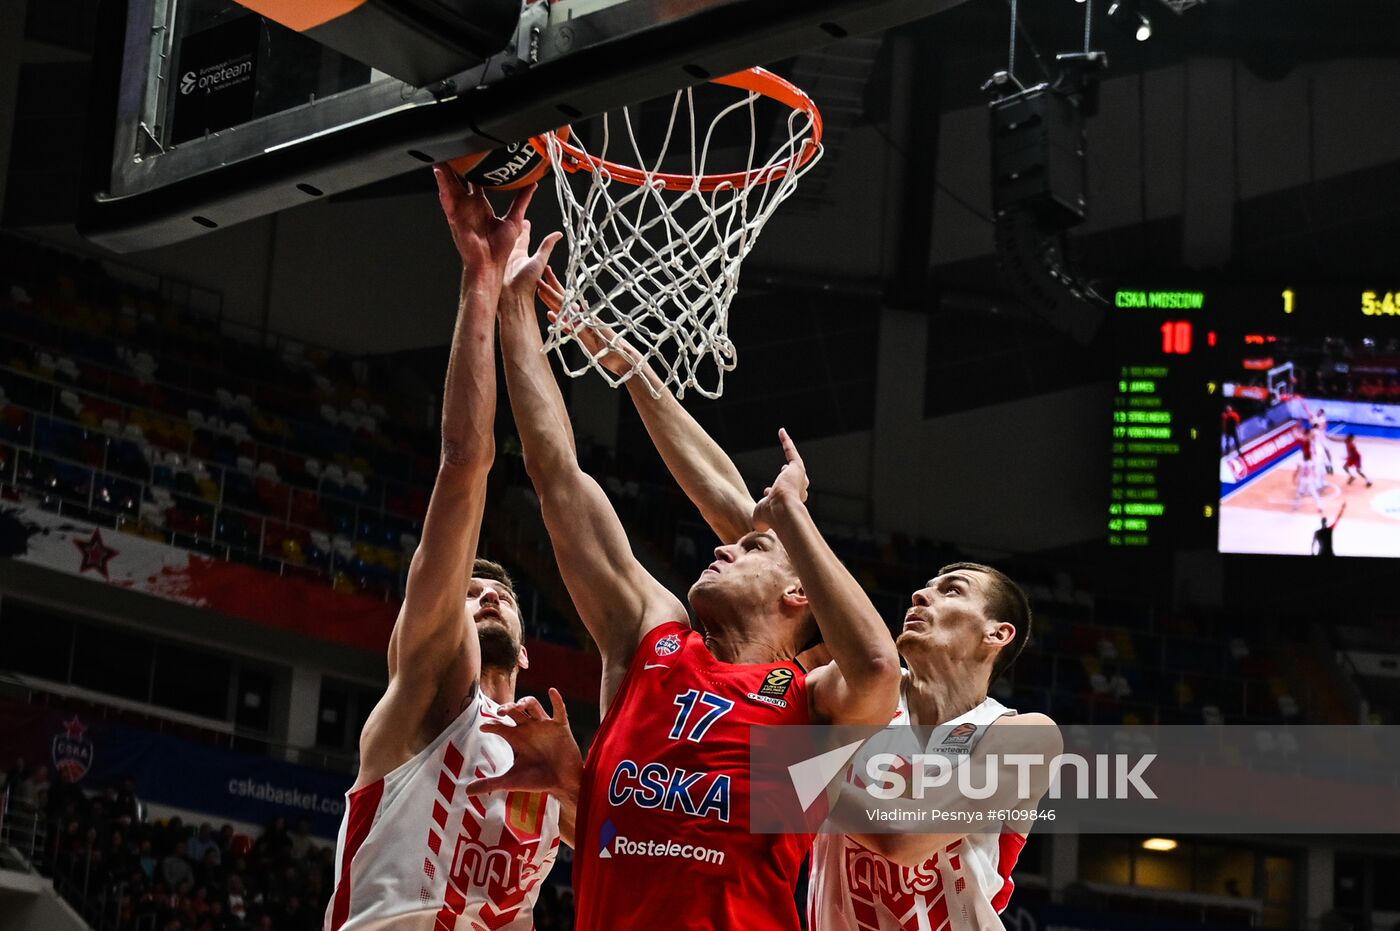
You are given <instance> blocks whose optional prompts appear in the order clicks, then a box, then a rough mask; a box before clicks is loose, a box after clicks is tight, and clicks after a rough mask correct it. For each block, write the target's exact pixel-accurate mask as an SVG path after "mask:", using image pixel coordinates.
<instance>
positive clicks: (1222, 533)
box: [1104, 276, 1400, 556]
mask: <svg viewBox="0 0 1400 931" xmlns="http://www.w3.org/2000/svg"><path fill="white" fill-rule="evenodd" d="M1397 277H1400V276H1397ZM1111 304H1112V307H1111V310H1110V311H1109V313H1110V323H1109V330H1110V334H1111V342H1112V345H1113V347H1114V349H1113V351H1114V369H1113V372H1112V375H1113V377H1114V380H1115V384H1114V392H1113V401H1112V410H1111V413H1110V417H1109V418H1108V420H1107V422H1106V423H1105V424H1104V429H1105V432H1106V433H1107V434H1108V436H1107V437H1106V439H1107V441H1108V442H1107V444H1106V445H1107V448H1108V451H1109V470H1108V474H1109V488H1108V496H1107V497H1108V500H1107V528H1106V529H1107V537H1106V538H1107V542H1108V544H1109V546H1111V547H1115V548H1125V549H1143V548H1156V547H1159V546H1170V547H1181V548H1193V547H1210V548H1215V547H1217V546H1218V547H1219V549H1220V550H1221V551H1222V552H1232V553H1233V552H1239V553H1294V554H1298V555H1307V554H1308V553H1309V552H1312V551H1315V550H1316V549H1317V548H1318V544H1317V542H1316V540H1315V539H1314V537H1315V533H1316V530H1317V529H1318V528H1319V527H1325V526H1328V525H1330V524H1332V523H1333V522H1337V521H1340V520H1342V518H1341V516H1340V515H1341V514H1345V523H1338V524H1337V529H1336V532H1335V537H1336V541H1337V546H1336V553H1337V555H1361V556H1400V281H1397V282H1378V283H1375V284H1371V283H1365V284H1363V285H1361V286H1357V287H1313V286H1308V285H1301V284H1300V285H1280V286H1272V287H1260V286H1248V285H1245V286H1241V285H1238V284H1232V283H1227V284H1205V285H1193V286H1184V285H1182V284H1180V283H1174V284H1172V285H1170V286H1155V287H1153V286H1132V287H1124V288H1121V289H1119V290H1117V291H1115V292H1114V293H1113V295H1112V300H1111ZM1349 437H1350V439H1349ZM1314 456H1315V458H1316V462H1315V463H1314V461H1313V458H1312V457H1314ZM1355 459H1360V461H1361V462H1362V467H1361V470H1362V471H1364V472H1365V477H1364V478H1363V477H1360V476H1358V475H1357V474H1355V473H1356V471H1357V470H1356V469H1351V468H1344V463H1345V462H1346V461H1355ZM1368 483H1369V484H1368ZM1343 505H1345V508H1346V510H1345V511H1343V510H1342V508H1343ZM1344 543H1345V544H1346V545H1345V546H1344V545H1343V544H1344Z"/></svg>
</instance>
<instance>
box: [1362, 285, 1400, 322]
mask: <svg viewBox="0 0 1400 931" xmlns="http://www.w3.org/2000/svg"><path fill="white" fill-rule="evenodd" d="M1361 314H1362V316H1364V317H1400V291H1362V292H1361Z"/></svg>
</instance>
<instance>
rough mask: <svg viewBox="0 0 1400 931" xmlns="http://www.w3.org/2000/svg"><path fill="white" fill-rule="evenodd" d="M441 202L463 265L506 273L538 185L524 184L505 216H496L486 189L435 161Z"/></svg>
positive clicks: (473, 269) (499, 277) (479, 270)
mask: <svg viewBox="0 0 1400 931" xmlns="http://www.w3.org/2000/svg"><path fill="white" fill-rule="evenodd" d="M433 175H434V176H435V177H436V178H437V186H438V202H439V203H440V204H442V212H443V213H444V214H445V215H446V216H447V225H448V227H449V228H450V229H451V230H452V241H453V243H455V244H456V246H457V253H458V254H459V255H460V256H461V257H462V266H463V267H464V268H466V269H467V270H468V271H470V272H474V273H494V274H495V277H496V279H497V280H498V281H501V280H503V279H504V277H505V270H506V263H507V261H509V259H510V257H511V253H512V252H513V251H514V250H515V242H516V240H517V239H519V238H520V227H521V224H523V223H524V222H525V210H526V208H528V207H529V206H530V198H532V197H534V196H535V185H533V184H531V185H529V186H527V187H524V188H521V189H520V191H519V192H518V193H517V194H516V195H515V200H513V201H512V202H511V205H510V209H509V210H507V211H506V215H505V216H503V217H498V216H496V211H495V210H494V209H493V208H492V207H491V202H490V201H488V200H487V199H486V191H485V190H483V189H482V188H481V187H479V186H477V185H474V184H471V183H469V182H467V181H465V180H463V179H462V176H461V175H459V174H457V172H455V171H453V170H452V169H451V168H450V167H448V166H447V165H434V166H433Z"/></svg>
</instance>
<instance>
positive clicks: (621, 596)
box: [500, 224, 687, 706]
mask: <svg viewBox="0 0 1400 931" xmlns="http://www.w3.org/2000/svg"><path fill="white" fill-rule="evenodd" d="M528 234H529V233H528V224H527V228H526V231H525V233H524V234H523V235H526V236H528ZM557 241H558V234H557V233H556V234H553V235H551V236H550V237H549V238H547V239H546V240H545V244H544V245H542V246H541V248H540V252H542V253H544V258H538V265H539V267H538V269H536V270H535V272H534V274H535V277H536V281H538V277H539V274H540V271H541V270H542V269H543V268H544V261H545V259H546V258H547V257H548V248H549V247H552V245H553V243H554V242H557ZM527 249H528V245H522V248H521V253H522V254H525V250H527ZM539 255H540V253H536V254H535V257H536V258H537V257H538V256H539ZM528 277H529V276H528V275H524V276H513V278H515V280H516V281H517V282H519V283H518V285H516V286H508V287H506V288H505V289H504V290H503V291H502V293H501V304H500V320H501V351H502V356H503V358H504V365H505V372H506V388H507V390H508V391H509V393H510V404H511V410H512V411H513V412H514V414H515V425H516V429H517V430H518V431H519V432H520V444H521V446H522V447H523V449H524V452H525V470H526V472H527V473H529V475H530V480H531V482H533V483H534V486H535V491H536V493H538V495H539V497H540V509H541V511H542V512H543V514H544V521H545V526H546V527H547V528H548V530H549V537H550V540H551V542H552V543H553V544H554V555H555V559H556V561H557V562H558V564H559V573H560V575H562V576H563V578H564V584H565V585H566V586H567V587H568V589H569V596H570V597H571V598H572V599H573V601H574V606H575V607H576V608H578V612H579V616H580V617H581V618H582V619H583V622H584V624H585V625H586V626H587V627H588V631H589V633H590V634H591V635H592V636H593V639H594V641H596V642H597V644H598V648H599V650H600V651H601V652H602V654H603V663H604V690H603V704H604V706H606V705H607V703H608V700H609V699H610V698H611V696H612V693H613V691H615V689H616V688H617V686H618V685H620V684H621V680H622V675H623V674H624V673H625V671H626V668H627V664H628V662H629V661H630V660H631V657H632V654H633V653H634V652H635V650H636V647H637V644H638V643H639V642H640V641H641V639H642V637H643V636H645V634H646V633H647V631H648V630H650V629H652V628H653V627H655V626H656V625H657V624H660V623H663V622H665V621H679V620H684V619H685V618H686V617H687V614H686V611H685V608H684V606H682V605H681V603H680V601H679V600H678V599H677V598H676V597H675V596H674V595H672V594H671V593H670V592H668V591H667V590H666V589H665V587H663V586H662V585H661V583H659V582H657V581H656V580H655V579H653V578H652V577H651V576H650V575H649V574H648V573H647V571H646V570H645V569H644V568H642V565H641V563H639V562H638V561H637V559H636V557H635V556H634V555H633V554H632V548H631V545H630V544H629V543H628V542H627V534H626V531H625V530H624V529H623V526H622V522H621V521H620V520H618V517H617V514H616V512H614V510H613V507H612V504H611V502H609V501H608V498H607V495H605V494H604V493H603V489H602V488H601V487H599V485H598V483H597V482H596V481H594V480H593V478H592V477H591V476H589V475H587V474H586V473H585V472H584V471H583V470H582V469H581V468H579V464H578V457H577V455H576V454H575V451H574V445H573V434H572V430H571V428H570V425H569V414H568V410H567V409H566V408H565V407H564V397H563V395H562V394H561V393H560V391H559V385H558V383H557V382H556V381H555V380H554V373H553V372H552V371H551V370H550V367H549V361H548V358H547V357H546V356H545V355H544V353H543V351H542V349H543V345H544V344H543V340H542V339H541V338H540V326H539V319H538V317H537V316H536V313H535V304H534V299H535V284H534V283H531V282H529V281H528Z"/></svg>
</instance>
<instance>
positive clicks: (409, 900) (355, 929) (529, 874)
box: [323, 689, 559, 931]
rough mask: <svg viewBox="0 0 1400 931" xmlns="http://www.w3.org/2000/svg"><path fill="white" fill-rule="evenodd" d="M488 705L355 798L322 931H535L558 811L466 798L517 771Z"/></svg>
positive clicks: (466, 713)
mask: <svg viewBox="0 0 1400 931" xmlns="http://www.w3.org/2000/svg"><path fill="white" fill-rule="evenodd" d="M499 707H500V706H499V705H497V704H496V703H495V702H493V701H492V700H491V699H489V698H487V697H486V696H484V695H482V694H481V692H480V690H479V689H478V691H477V694H476V697H475V698H474V699H473V700H472V701H471V702H470V703H469V704H468V705H467V707H466V708H465V709H464V710H463V711H462V713H461V714H460V715H458V716H457V719H456V720H455V721H453V722H452V723H451V724H450V725H448V727H447V728H446V729H445V730H444V731H443V732H442V733H441V734H439V735H438V737H437V739H436V740H434V741H433V742H432V743H431V744H429V745H428V746H426V747H424V748H423V749H422V750H421V751H419V752H418V753H417V754H416V755H415V756H414V757H413V758H412V759H410V760H409V761H408V762H406V763H404V764H403V765H402V766H399V767H398V768H397V769H395V770H394V771H393V772H391V773H389V774H388V775H386V776H384V777H383V778H382V779H379V780H377V781H375V782H373V783H370V784H369V785H366V786H362V787H361V788H359V789H356V790H355V791H354V792H349V793H347V794H346V796H345V798H346V803H347V804H346V808H345V818H344V820H343V821H342V822H341V825H340V837H339V839H338V841H337V842H336V856H335V871H336V884H335V894H334V895H333V896H332V897H331V901H330V905H329V906H328V907H327V909H326V919H325V923H324V926H323V927H324V929H325V931H369V929H381V928H382V929H390V928H392V929H395V931H400V929H407V931H419V929H421V931H483V929H484V931H529V929H531V928H533V927H534V920H533V917H532V915H531V911H532V909H533V908H534V904H535V899H536V898H537V897H538V895H539V889H540V883H542V882H543V881H544V878H545V877H546V876H547V875H548V874H549V870H550V868H551V867H552V866H553V865H554V857H555V854H556V853H557V851H558V848H559V803H558V801H557V800H555V799H554V798H552V797H550V796H546V795H539V794H535V793H527V792H509V793H507V792H494V793H492V794H490V795H474V796H470V797H469V796H467V794H466V793H465V791H464V790H463V787H464V786H465V785H467V784H468V783H470V782H473V781H475V780H477V779H480V778H483V777H486V776H493V775H496V774H498V773H501V772H503V771H505V770H507V769H509V768H510V766H511V763H512V762H513V761H514V755H513V754H512V752H511V749H510V745H509V744H507V743H506V742H505V740H504V739H503V738H501V737H499V736H497V735H494V734H485V733H483V732H482V730H481V725H482V723H484V722H485V721H493V720H495V721H503V722H505V723H507V724H510V723H511V722H510V720H509V719H508V718H501V717H498V716H497V710H498V708H499Z"/></svg>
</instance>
